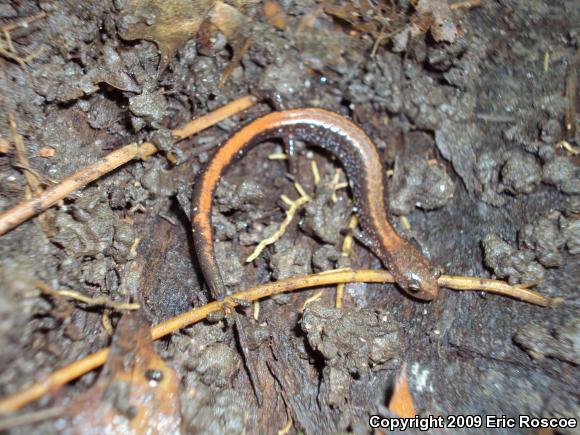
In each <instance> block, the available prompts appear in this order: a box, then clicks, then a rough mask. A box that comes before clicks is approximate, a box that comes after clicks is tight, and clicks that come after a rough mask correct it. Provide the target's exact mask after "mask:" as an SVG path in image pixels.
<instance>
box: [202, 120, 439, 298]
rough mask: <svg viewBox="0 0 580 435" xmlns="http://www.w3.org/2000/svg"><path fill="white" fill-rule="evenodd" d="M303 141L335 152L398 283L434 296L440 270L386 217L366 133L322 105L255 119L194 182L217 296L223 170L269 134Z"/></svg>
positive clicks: (368, 235)
mask: <svg viewBox="0 0 580 435" xmlns="http://www.w3.org/2000/svg"><path fill="white" fill-rule="evenodd" d="M279 137H283V138H288V137H291V138H293V139H296V140H302V141H304V142H308V143H310V144H312V145H316V146H319V147H321V148H323V149H325V150H327V151H329V152H330V153H332V154H334V155H335V156H336V157H337V158H338V159H339V160H340V162H341V163H342V166H343V167H344V170H345V171H346V174H347V176H348V179H349V182H350V186H351V189H352V196H353V198H354V202H355V205H356V206H357V208H358V210H359V216H360V224H361V227H362V230H363V235H364V237H365V239H366V241H367V243H366V244H367V246H368V247H369V248H370V249H371V250H372V251H373V253H374V254H375V255H376V256H377V257H379V258H380V259H381V261H382V262H383V264H384V265H385V266H386V267H387V268H388V269H389V271H390V272H391V273H392V274H393V276H394V277H395V281H396V282H397V284H398V285H399V286H400V287H401V288H402V289H403V290H404V291H405V292H407V293H408V294H409V295H412V296H413V297H416V298H419V299H424V300H431V299H434V298H435V297H436V296H437V293H438V290H439V287H438V284H437V277H438V272H437V271H436V270H435V268H434V267H433V266H432V265H431V264H430V263H429V261H428V260H427V259H426V258H425V257H423V256H422V255H421V254H420V253H419V251H418V250H417V249H416V248H415V247H414V246H413V245H411V244H409V243H408V242H407V241H405V240H404V239H402V238H401V237H400V236H399V235H398V234H397V233H396V232H395V230H394V229H393V227H392V226H391V224H390V223H389V221H388V218H387V213H386V208H385V203H384V176H383V174H384V171H383V167H382V164H381V160H380V157H379V154H378V152H377V150H376V147H375V145H374V144H373V142H372V141H371V140H370V139H369V137H368V136H367V135H366V134H365V133H364V132H363V131H362V130H361V129H360V128H358V127H357V126H356V125H354V124H353V123H352V122H351V121H349V120H348V119H346V118H344V117H342V116H340V115H338V114H336V113H333V112H329V111H326V110H322V109H297V110H287V111H282V112H273V113H270V114H268V115H266V116H263V117H261V118H258V119H256V120H255V121H253V122H252V123H250V124H248V125H247V126H245V127H244V128H242V129H241V130H240V131H238V132H237V133H236V134H234V136H232V137H231V138H230V140H228V141H227V142H226V143H225V144H224V145H223V146H222V147H221V148H220V149H219V150H218V151H217V153H216V155H215V156H214V158H213V159H212V160H211V161H210V162H209V164H208V166H207V167H206V169H205V170H204V172H203V173H202V175H201V177H200V178H199V180H198V181H197V182H196V183H195V186H194V190H193V198H192V207H193V213H192V216H193V218H192V226H193V241H194V244H195V250H196V253H197V256H198V259H199V264H200V266H201V269H202V271H203V274H204V277H205V279H206V281H207V283H208V285H209V287H210V290H211V292H212V295H213V297H214V298H216V299H218V300H219V299H222V298H223V297H224V295H225V288H224V285H223V282H222V278H221V275H220V271H219V268H218V265H217V263H216V260H215V256H214V245H213V229H212V226H211V207H212V198H213V193H214V191H215V188H216V186H217V184H218V183H219V180H220V178H221V176H222V174H223V172H224V171H225V170H226V169H227V168H228V166H229V165H231V164H232V163H234V162H235V161H236V160H238V159H239V158H241V157H242V156H243V155H244V154H245V153H246V152H247V151H249V150H250V149H252V148H253V147H255V146H256V145H258V144H260V143H261V142H263V141H265V140H268V139H271V138H279Z"/></svg>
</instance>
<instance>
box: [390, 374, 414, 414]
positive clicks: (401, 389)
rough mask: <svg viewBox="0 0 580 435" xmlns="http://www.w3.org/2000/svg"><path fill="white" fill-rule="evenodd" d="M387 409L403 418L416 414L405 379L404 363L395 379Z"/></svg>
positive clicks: (407, 381) (407, 382)
mask: <svg viewBox="0 0 580 435" xmlns="http://www.w3.org/2000/svg"><path fill="white" fill-rule="evenodd" d="M389 411H391V412H392V413H393V414H395V415H397V416H399V417H403V418H414V417H415V416H416V415H417V413H416V411H415V405H413V396H411V389H410V388H409V380H408V379H407V369H406V366H404V365H403V367H402V368H401V371H400V372H399V374H398V375H397V378H396V379H395V386H394V389H393V395H392V396H391V400H390V401H389Z"/></svg>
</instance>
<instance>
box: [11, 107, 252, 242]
mask: <svg viewBox="0 0 580 435" xmlns="http://www.w3.org/2000/svg"><path fill="white" fill-rule="evenodd" d="M254 104H256V99H255V98H254V97H252V96H246V97H243V98H240V99H238V100H235V101H232V102H231V103H229V104H226V105H225V106H223V107H220V108H219V109H217V110H215V111H214V112H212V113H209V114H207V115H204V116H202V117H200V118H198V119H195V120H193V121H191V122H189V123H188V124H186V125H185V126H183V127H181V128H177V129H175V130H173V134H174V136H175V138H176V141H178V140H182V139H184V138H186V137H189V136H191V135H192V134H195V133H198V132H200V131H201V130H204V129H206V128H208V127H209V126H212V125H214V124H217V123H218V122H221V121H223V120H224V119H226V118H229V117H230V116H232V115H235V114H236V113H239V112H241V111H242V110H245V109H247V108H249V107H251V106H253V105H254ZM157 151H158V149H157V147H156V146H155V145H153V144H152V143H150V142H145V143H142V144H141V145H137V144H135V143H132V144H129V145H125V146H123V147H121V148H119V149H117V150H115V151H113V152H111V153H110V154H107V155H106V156H105V157H103V158H101V159H99V160H97V161H96V162H95V163H93V164H91V165H88V166H86V167H84V168H83V169H81V170H80V171H78V172H77V173H75V174H73V175H71V176H70V177H67V178H65V179H64V180H62V181H61V182H60V183H59V184H57V185H55V186H53V187H51V188H50V189H47V190H45V191H44V192H42V193H41V194H39V195H37V196H34V197H33V198H31V199H29V200H27V201H24V202H22V203H20V204H18V205H16V206H14V207H12V208H11V209H9V210H7V211H5V212H4V213H2V214H0V236H1V235H3V234H5V233H6V232H7V231H9V230H11V229H12V228H15V227H17V226H18V225H20V224H21V223H22V222H24V221H26V220H27V219H29V218H31V217H33V216H36V215H37V214H39V213H41V212H43V211H44V210H46V209H48V208H49V207H52V206H53V205H54V204H56V203H57V202H58V201H60V200H61V199H63V198H65V197H67V196H68V195H70V194H71V193H72V192H74V191H75V190H77V189H80V188H81V187H84V186H86V185H87V184H89V183H90V182H92V181H95V180H96V179H98V178H100V177H102V176H103V175H105V174H108V173H109V172H111V171H113V170H114V169H117V168H118V167H119V166H122V165H124V164H125V163H127V162H130V161H131V160H133V159H135V158H141V159H145V158H147V157H150V156H152V155H153V154H155V153H156V152H157Z"/></svg>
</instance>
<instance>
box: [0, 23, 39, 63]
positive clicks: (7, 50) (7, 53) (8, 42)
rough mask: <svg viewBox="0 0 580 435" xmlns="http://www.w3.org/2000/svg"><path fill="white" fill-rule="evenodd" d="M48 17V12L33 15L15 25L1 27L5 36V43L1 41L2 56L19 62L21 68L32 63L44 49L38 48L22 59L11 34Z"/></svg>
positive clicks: (0, 53)
mask: <svg viewBox="0 0 580 435" xmlns="http://www.w3.org/2000/svg"><path fill="white" fill-rule="evenodd" d="M44 17H46V12H41V13H39V14H36V15H33V16H32V17H27V18H23V19H21V20H19V21H17V22H15V23H10V24H6V25H5V26H0V32H1V33H2V34H3V35H4V41H2V40H1V39H0V55H1V56H4V57H6V58H8V59H11V60H13V61H15V62H18V63H19V64H20V65H21V66H24V65H25V64H26V63H27V62H29V61H31V60H32V59H34V58H35V57H37V56H38V55H39V54H40V53H41V52H42V50H43V49H42V47H40V48H37V49H36V50H34V51H33V52H31V53H28V54H27V55H26V56H24V57H22V56H20V55H19V54H18V52H17V51H16V48H15V47H14V44H13V43H12V37H11V36H10V32H11V31H12V30H15V29H17V28H19V27H27V26H28V25H29V24H30V23H32V22H33V21H36V20H39V19H41V18H44Z"/></svg>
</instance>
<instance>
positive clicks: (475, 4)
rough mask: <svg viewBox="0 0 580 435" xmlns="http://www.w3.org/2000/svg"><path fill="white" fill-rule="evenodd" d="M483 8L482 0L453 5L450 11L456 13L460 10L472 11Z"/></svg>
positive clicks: (466, 0)
mask: <svg viewBox="0 0 580 435" xmlns="http://www.w3.org/2000/svg"><path fill="white" fill-rule="evenodd" d="M478 6H481V0H465V1H462V2H457V3H451V4H450V5H449V9H451V10H452V11H456V10H458V9H471V8H476V7H478Z"/></svg>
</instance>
